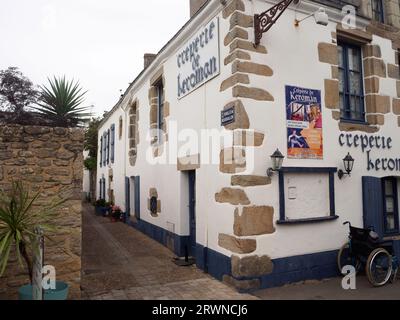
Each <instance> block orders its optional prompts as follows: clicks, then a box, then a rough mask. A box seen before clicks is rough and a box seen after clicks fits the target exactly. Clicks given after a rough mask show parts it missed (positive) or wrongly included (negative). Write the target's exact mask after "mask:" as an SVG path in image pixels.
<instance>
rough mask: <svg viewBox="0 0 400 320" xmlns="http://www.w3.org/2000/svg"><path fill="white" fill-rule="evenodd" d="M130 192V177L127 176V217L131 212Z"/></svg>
mask: <svg viewBox="0 0 400 320" xmlns="http://www.w3.org/2000/svg"><path fill="white" fill-rule="evenodd" d="M130 193H131V192H130V185H129V178H128V177H125V213H126V216H127V217H129V216H130V214H131V203H130V202H131V201H130V200H131V199H130Z"/></svg>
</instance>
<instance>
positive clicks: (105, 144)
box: [103, 133, 107, 166]
mask: <svg viewBox="0 0 400 320" xmlns="http://www.w3.org/2000/svg"><path fill="white" fill-rule="evenodd" d="M106 155H107V135H106V133H103V166H105V165H106V164H107V157H106Z"/></svg>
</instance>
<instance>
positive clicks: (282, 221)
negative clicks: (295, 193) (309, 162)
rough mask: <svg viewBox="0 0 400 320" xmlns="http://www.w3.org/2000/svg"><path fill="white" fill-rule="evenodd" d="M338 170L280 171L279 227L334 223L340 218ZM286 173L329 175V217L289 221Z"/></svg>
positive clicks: (317, 168)
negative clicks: (337, 209) (336, 202)
mask: <svg viewBox="0 0 400 320" xmlns="http://www.w3.org/2000/svg"><path fill="white" fill-rule="evenodd" d="M336 172H337V168H329V167H328V168H319V167H310V168H308V167H283V168H282V169H281V170H279V220H278V221H277V224H278V225H292V224H293V225H295V224H306V223H317V222H323V221H333V220H336V219H338V218H339V216H337V215H336V208H335V173H336ZM285 173H309V174H313V173H321V174H327V175H328V178H329V214H330V215H329V216H327V217H315V218H306V219H295V220H288V219H287V218H286V203H285V179H284V177H285Z"/></svg>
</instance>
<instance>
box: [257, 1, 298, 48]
mask: <svg viewBox="0 0 400 320" xmlns="http://www.w3.org/2000/svg"><path fill="white" fill-rule="evenodd" d="M292 2H293V3H294V4H299V3H300V0H283V1H281V2H279V3H277V4H276V5H274V6H273V7H272V8H270V9H268V10H267V11H264V12H263V13H261V14H255V15H254V33H255V37H254V39H255V41H254V42H255V45H256V46H258V45H259V44H260V40H261V38H262V35H263V33H265V32H267V31H268V30H269V29H271V27H272V26H273V25H274V24H275V22H276V21H277V20H278V19H279V17H280V16H281V15H282V13H283V12H285V10H286V9H287V8H288V7H289V6H290V4H291V3H292Z"/></svg>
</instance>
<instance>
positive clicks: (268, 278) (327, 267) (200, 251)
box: [127, 219, 339, 289]
mask: <svg viewBox="0 0 400 320" xmlns="http://www.w3.org/2000/svg"><path fill="white" fill-rule="evenodd" d="M127 224H129V225H130V226H132V227H134V228H136V229H137V230H139V231H141V232H143V233H144V234H146V235H147V236H149V237H151V238H152V239H154V240H156V241H158V242H159V243H161V244H162V245H164V246H167V245H168V239H171V238H172V239H173V244H174V253H175V254H176V255H177V256H179V257H183V256H185V246H188V245H189V236H179V235H176V234H174V233H171V232H169V231H167V230H165V229H163V228H161V227H158V226H156V225H153V224H151V223H149V222H146V221H143V220H139V221H138V222H135V223H133V222H131V221H130V220H129V219H128V221H127ZM337 253H338V251H337V250H335V251H327V252H320V253H313V254H307V255H301V256H293V257H286V258H280V259H274V260H272V262H273V264H274V270H273V272H272V273H271V274H268V275H264V276H260V277H252V278H251V277H250V278H237V280H249V279H260V282H261V288H260V289H265V288H272V287H279V286H282V285H285V284H289V283H294V282H299V281H303V280H320V279H324V278H331V277H336V276H338V275H339V272H338V270H337V266H336V257H337ZM196 265H197V267H198V268H199V269H201V270H203V271H205V272H207V273H209V274H210V275H211V276H213V277H214V278H216V279H218V280H220V281H221V280H222V278H223V276H224V275H229V276H232V271H231V270H232V267H231V258H230V257H228V256H225V255H223V254H221V253H219V252H217V251H214V250H212V249H210V248H206V247H204V246H202V245H200V244H197V245H196Z"/></svg>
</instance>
